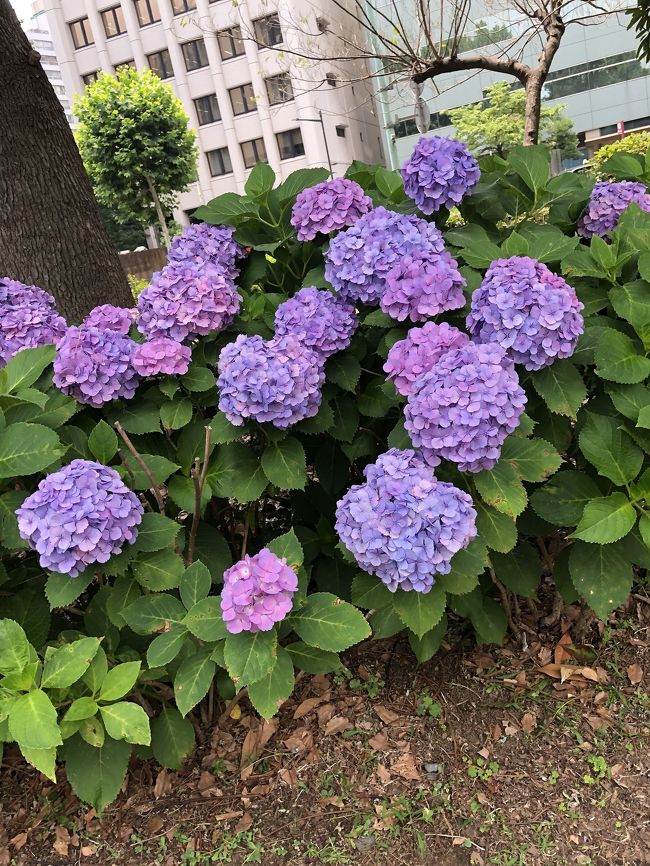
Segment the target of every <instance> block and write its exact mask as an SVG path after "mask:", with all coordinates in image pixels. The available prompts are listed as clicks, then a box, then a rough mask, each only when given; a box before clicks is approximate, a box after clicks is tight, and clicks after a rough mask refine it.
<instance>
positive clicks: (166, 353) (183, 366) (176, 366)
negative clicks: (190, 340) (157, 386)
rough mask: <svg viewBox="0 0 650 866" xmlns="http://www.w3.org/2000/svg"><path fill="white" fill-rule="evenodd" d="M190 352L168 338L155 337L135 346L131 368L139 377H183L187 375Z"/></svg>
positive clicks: (190, 357)
mask: <svg viewBox="0 0 650 866" xmlns="http://www.w3.org/2000/svg"><path fill="white" fill-rule="evenodd" d="M191 360H192V351H191V349H190V348H189V346H183V344H182V343H177V342H176V340H170V339H169V337H155V338H154V339H153V340H149V341H148V342H147V343H142V344H141V345H139V346H137V348H136V349H135V351H134V352H133V366H134V367H135V371H136V373H138V374H139V375H140V376H158V375H160V374H161V373H165V374H166V375H168V376H183V375H184V374H185V373H187V371H188V369H189V366H190V361H191Z"/></svg>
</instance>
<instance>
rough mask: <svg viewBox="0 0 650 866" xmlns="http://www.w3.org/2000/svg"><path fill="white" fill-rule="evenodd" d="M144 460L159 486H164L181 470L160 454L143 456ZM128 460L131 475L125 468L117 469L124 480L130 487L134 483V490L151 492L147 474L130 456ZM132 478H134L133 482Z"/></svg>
mask: <svg viewBox="0 0 650 866" xmlns="http://www.w3.org/2000/svg"><path fill="white" fill-rule="evenodd" d="M142 459H143V460H144V462H145V464H146V466H147V468H148V469H149V473H150V475H152V476H153V479H154V481H155V482H156V484H159V485H160V484H164V483H165V481H166V480H167V478H169V476H170V475H171V474H172V472H176V470H177V469H178V468H179V466H178V463H172V461H171V460H168V459H167V458H166V457H161V456H160V455H159V454H142ZM127 460H128V461H129V468H130V470H131V473H130V474H129V473H128V472H127V471H126V469H125V467H123V466H119V467H116V469H117V470H118V472H119V473H120V475H121V476H122V478H123V480H124V481H125V482H126V483H127V484H128V485H130V484H131V483H132V485H133V489H134V490H149V489H150V488H151V480H150V479H149V476H148V475H147V473H146V472H145V471H144V470H143V469H142V468H141V467H140V464H139V463H138V462H137V461H136V460H133V459H132V458H130V456H129V457H127ZM131 476H133V481H132V482H131Z"/></svg>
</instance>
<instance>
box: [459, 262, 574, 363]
mask: <svg viewBox="0 0 650 866" xmlns="http://www.w3.org/2000/svg"><path fill="white" fill-rule="evenodd" d="M582 309H583V304H581V303H580V301H579V300H578V298H577V296H576V293H575V290H574V289H573V288H572V287H571V286H570V285H569V284H568V283H567V282H566V281H565V280H563V279H562V277H559V276H557V275H556V274H554V273H552V272H551V271H549V269H548V268H547V267H546V265H544V264H542V263H541V262H538V261H537V260H536V259H531V258H528V256H512V258H509V259H497V260H496V261H494V262H492V264H491V265H490V267H489V268H488V270H487V272H486V274H485V278H484V280H483V282H482V283H481V285H480V287H479V288H478V289H477V290H476V291H475V292H474V294H473V296H472V307H471V310H470V313H469V315H468V317H467V327H468V329H469V332H470V334H471V335H472V338H473V339H474V340H475V341H477V342H479V343H498V344H499V346H501V347H502V348H503V349H505V350H506V351H507V352H508V354H509V355H510V357H511V358H512V359H513V361H514V362H515V363H516V364H523V366H524V367H525V368H526V369H527V370H541V369H542V367H546V366H548V365H549V364H552V363H553V361H555V360H557V359H558V358H569V357H570V356H571V355H572V354H573V353H574V352H575V348H576V344H577V342H578V338H579V336H580V334H582V332H583V330H584V322H583V318H582V316H581V315H580V311H581V310H582Z"/></svg>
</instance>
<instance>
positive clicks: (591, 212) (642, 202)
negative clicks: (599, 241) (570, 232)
mask: <svg viewBox="0 0 650 866" xmlns="http://www.w3.org/2000/svg"><path fill="white" fill-rule="evenodd" d="M632 202H634V204H637V205H638V206H639V207H640V208H641V210H645V211H649V212H650V195H649V194H648V190H647V188H646V186H645V184H643V183H638V182H637V181H633V180H619V181H617V182H616V183H609V182H608V181H600V182H599V183H597V184H596V185H595V186H594V188H593V189H592V191H591V196H590V198H589V202H588V204H587V209H586V210H585V212H584V213H583V215H582V216H581V217H580V219H579V220H578V228H577V231H578V234H579V235H581V236H582V237H583V238H590V237H591V236H592V235H598V236H599V237H601V238H606V237H607V236H608V235H610V234H611V233H612V232H613V231H614V229H615V228H616V226H617V225H618V221H619V219H620V218H621V214H622V213H623V212H624V211H625V210H626V209H627V208H628V207H629V206H630V204H631V203H632Z"/></svg>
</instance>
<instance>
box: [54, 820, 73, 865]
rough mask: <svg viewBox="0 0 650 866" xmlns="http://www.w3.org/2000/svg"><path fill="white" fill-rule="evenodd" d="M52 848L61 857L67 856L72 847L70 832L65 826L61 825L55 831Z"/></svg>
mask: <svg viewBox="0 0 650 866" xmlns="http://www.w3.org/2000/svg"><path fill="white" fill-rule="evenodd" d="M52 848H53V849H54V851H55V852H56V853H57V854H58V855H59V857H67V856H68V853H69V848H70V833H69V832H68V831H67V830H66V828H65V827H61V825H59V826H58V827H57V828H56V830H55V831H54V842H53V844H52Z"/></svg>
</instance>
